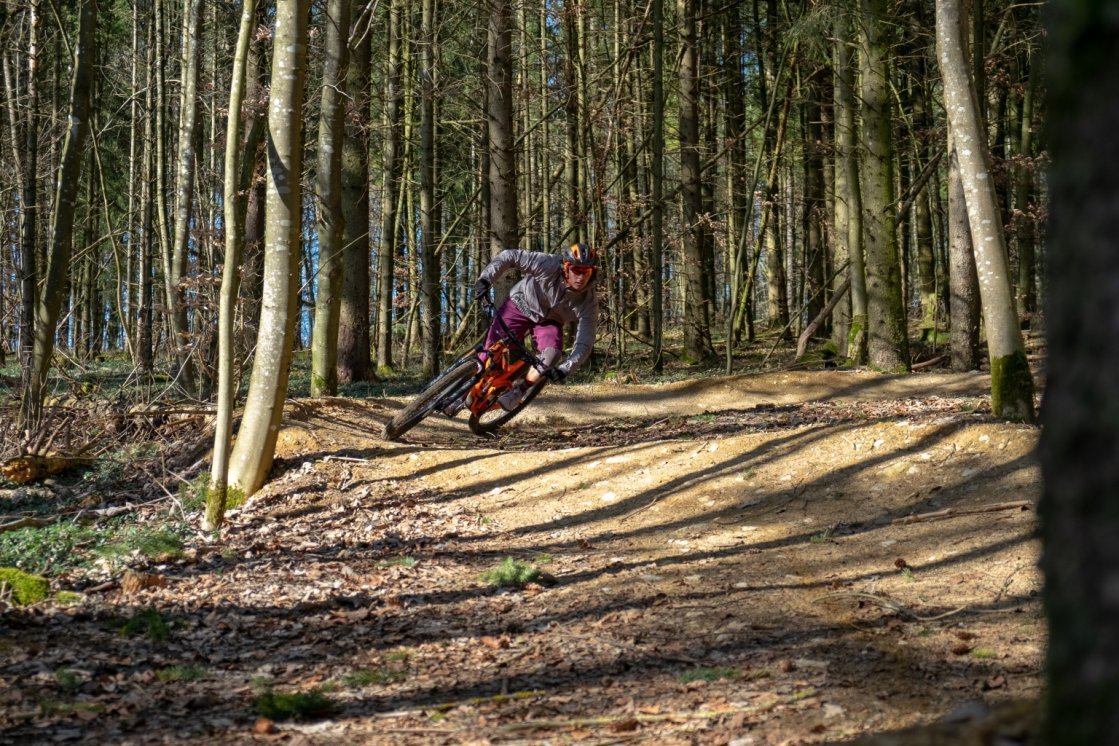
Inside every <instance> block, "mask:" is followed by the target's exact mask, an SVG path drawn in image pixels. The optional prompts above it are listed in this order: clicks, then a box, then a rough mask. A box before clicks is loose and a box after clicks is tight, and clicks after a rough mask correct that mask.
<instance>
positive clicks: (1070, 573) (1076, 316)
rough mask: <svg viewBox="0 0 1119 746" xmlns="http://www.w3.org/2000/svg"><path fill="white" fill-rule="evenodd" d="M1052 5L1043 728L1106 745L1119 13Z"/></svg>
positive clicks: (1115, 433)
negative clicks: (1046, 621)
mask: <svg viewBox="0 0 1119 746" xmlns="http://www.w3.org/2000/svg"><path fill="white" fill-rule="evenodd" d="M1050 10H1051V11H1052V12H1051V13H1050V14H1049V19H1050V24H1049V35H1048V43H1049V44H1050V48H1051V52H1052V53H1051V55H1050V56H1049V57H1048V62H1047V65H1048V66H1049V80H1048V84H1047V89H1048V91H1049V96H1048V101H1047V105H1046V109H1047V110H1048V111H1049V112H1050V114H1049V117H1050V118H1049V128H1048V129H1049V131H1048V140H1049V153H1050V155H1051V157H1052V165H1051V168H1050V169H1049V193H1050V195H1051V196H1050V200H1051V202H1050V204H1051V212H1050V214H1051V216H1052V223H1051V231H1050V241H1051V245H1050V250H1049V252H1048V257H1049V258H1048V262H1047V263H1048V266H1049V270H1050V271H1049V286H1048V290H1049V293H1048V297H1049V304H1048V309H1047V313H1046V317H1045V325H1046V329H1047V331H1046V338H1047V341H1048V355H1047V356H1046V357H1047V369H1048V374H1047V379H1048V381H1047V384H1046V388H1045V400H1044V402H1045V403H1044V406H1043V407H1042V419H1043V422H1044V426H1043V427H1042V429H1041V467H1042V474H1043V475H1044V483H1045V486H1044V494H1043V495H1042V499H1041V504H1040V506H1039V515H1040V518H1041V537H1042V543H1043V546H1044V548H1043V551H1042V559H1041V569H1042V571H1043V572H1044V575H1045V591H1044V600H1045V610H1046V615H1047V617H1048V619H1049V645H1048V650H1047V654H1046V675H1047V681H1048V686H1047V687H1046V694H1047V696H1046V698H1045V707H1046V713H1045V718H1044V723H1045V726H1044V727H1045V729H1046V732H1044V733H1043V734H1042V735H1043V740H1042V741H1041V742H1042V743H1049V744H1061V746H1096V745H1098V744H1114V743H1116V742H1117V740H1119V627H1117V626H1116V625H1115V616H1116V612H1115V607H1116V591H1115V589H1116V588H1119V543H1117V542H1116V541H1115V537H1116V535H1119V513H1117V512H1116V510H1115V496H1116V495H1119V392H1117V389H1116V386H1115V369H1116V366H1115V365H1112V361H1113V360H1115V361H1116V362H1117V363H1119V348H1117V347H1116V346H1115V344H1114V341H1115V339H1116V338H1119V316H1117V315H1116V313H1115V310H1114V309H1115V308H1116V307H1119V211H1117V210H1116V209H1115V205H1116V203H1117V201H1119V173H1117V172H1116V170H1115V164H1116V163H1117V162H1119V140H1117V139H1116V137H1115V133H1116V130H1117V129H1119V26H1117V24H1116V22H1115V13H1114V5H1110V4H1107V3H1100V4H1095V3H1090V2H1083V0H1072V1H1071V2H1067V3H1056V4H1053V6H1052V7H1051V8H1050Z"/></svg>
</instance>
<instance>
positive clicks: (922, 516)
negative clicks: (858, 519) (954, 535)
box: [890, 500, 1033, 523]
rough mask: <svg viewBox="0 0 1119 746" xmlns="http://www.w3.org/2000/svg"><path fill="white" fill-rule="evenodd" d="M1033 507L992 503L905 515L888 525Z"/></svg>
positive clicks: (1025, 502) (1023, 502)
mask: <svg viewBox="0 0 1119 746" xmlns="http://www.w3.org/2000/svg"><path fill="white" fill-rule="evenodd" d="M1032 507H1033V501H1032V500H1014V501H1013V502H1008V503H994V504H993V505H985V506H983V507H982V508H945V509H944V510H935V511H933V512H931V513H918V514H916V515H907V516H904V517H902V518H895V519H894V520H892V521H890V523H921V522H922V521H936V520H940V519H941V518H956V517H957V516H962V515H978V514H980V513H995V512H997V511H1000V510H1029V509H1030V508H1032Z"/></svg>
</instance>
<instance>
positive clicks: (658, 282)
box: [649, 0, 664, 373]
mask: <svg viewBox="0 0 1119 746" xmlns="http://www.w3.org/2000/svg"><path fill="white" fill-rule="evenodd" d="M650 1H651V2H652V5H653V7H652V13H651V15H652V18H651V22H652V26H653V45H652V49H651V50H650V53H651V54H652V56H653V106H652V111H650V112H649V118H650V120H651V122H652V129H653V131H652V133H651V137H650V142H649V161H650V168H649V170H650V172H651V173H650V178H651V181H652V184H651V187H652V189H651V193H652V197H651V199H652V203H653V204H652V205H650V208H649V209H650V211H651V213H652V214H651V215H650V219H651V225H650V235H649V244H650V247H651V248H650V257H649V264H650V272H651V275H652V277H651V278H650V284H651V286H652V299H651V301H650V308H649V316H650V320H651V322H652V335H653V354H652V358H653V372H655V373H659V372H660V371H661V369H662V367H663V366H664V351H663V344H664V290H663V280H664V255H663V253H662V249H661V247H662V246H663V245H664V244H663V241H664V0H650Z"/></svg>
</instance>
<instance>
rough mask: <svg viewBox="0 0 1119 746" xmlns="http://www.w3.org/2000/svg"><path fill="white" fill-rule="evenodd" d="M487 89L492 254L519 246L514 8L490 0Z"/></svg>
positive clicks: (505, 286) (502, 291)
mask: <svg viewBox="0 0 1119 746" xmlns="http://www.w3.org/2000/svg"><path fill="white" fill-rule="evenodd" d="M488 11H489V25H488V30H487V45H486V48H487V51H488V54H489V57H488V64H487V78H486V82H487V88H488V98H489V107H488V110H487V116H488V121H489V159H490V170H489V181H490V256H491V258H492V257H493V256H494V255H496V254H497V253H498V252H500V251H501V250H503V249H507V248H513V247H516V246H517V242H518V237H519V235H520V228H519V223H518V220H517V162H516V157H515V140H514V135H513V49H512V41H511V39H512V32H511V30H510V28H509V27H510V23H511V21H510V12H511V11H510V7H509V3H507V2H505V1H504V0H488ZM498 285H499V287H497V288H495V290H496V294H497V296H498V297H499V298H500V297H504V295H506V294H508V292H509V288H510V287H512V278H506V279H505V280H503V281H501V282H499V283H498Z"/></svg>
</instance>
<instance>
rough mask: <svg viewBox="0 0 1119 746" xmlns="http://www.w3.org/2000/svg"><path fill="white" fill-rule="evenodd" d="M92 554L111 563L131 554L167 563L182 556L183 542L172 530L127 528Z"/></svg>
mask: <svg viewBox="0 0 1119 746" xmlns="http://www.w3.org/2000/svg"><path fill="white" fill-rule="evenodd" d="M94 553H95V554H97V555H98V556H100V557H104V558H106V559H108V560H110V561H113V562H115V561H119V560H123V559H124V558H125V557H129V556H131V555H133V554H140V555H143V556H144V557H147V558H148V559H152V560H157V561H167V560H170V559H174V558H176V557H179V556H181V555H182V553H183V540H182V537H181V536H180V534H179V532H178V531H175V530H173V529H169V528H149V527H139V526H128V527H126V528H123V529H121V530H119V531H116V532H114V533H113V537H112V540H111V541H106V542H105V543H103V544H102V545H101V546H99V547H98V548H97V549H95V550H94Z"/></svg>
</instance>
